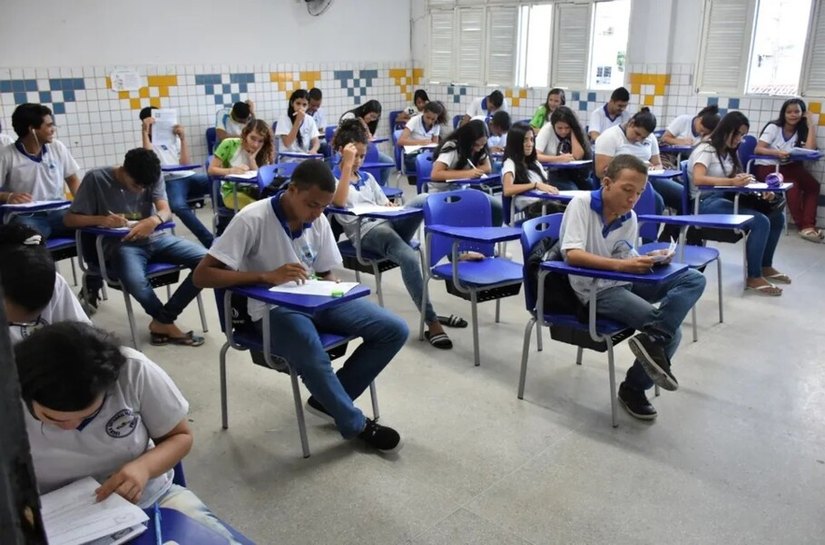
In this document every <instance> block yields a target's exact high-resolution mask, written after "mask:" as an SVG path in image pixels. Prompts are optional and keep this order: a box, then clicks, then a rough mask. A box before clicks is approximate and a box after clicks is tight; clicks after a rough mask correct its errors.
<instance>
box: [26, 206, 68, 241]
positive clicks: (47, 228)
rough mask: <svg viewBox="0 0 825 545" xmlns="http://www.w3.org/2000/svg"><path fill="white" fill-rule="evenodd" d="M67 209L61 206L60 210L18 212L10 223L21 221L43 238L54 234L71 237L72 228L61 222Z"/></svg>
mask: <svg viewBox="0 0 825 545" xmlns="http://www.w3.org/2000/svg"><path fill="white" fill-rule="evenodd" d="M68 211H69V209H68V208H61V209H60V210H48V211H44V212H35V213H33V214H18V215H16V216H14V219H13V220H12V223H22V224H23V225H26V226H27V227H31V228H32V229H34V230H35V231H38V232H39V233H40V234H41V235H43V238H51V237H56V236H68V237H73V236H74V229H69V228H68V227H66V226H65V225H64V224H63V216H65V215H66V212H68Z"/></svg>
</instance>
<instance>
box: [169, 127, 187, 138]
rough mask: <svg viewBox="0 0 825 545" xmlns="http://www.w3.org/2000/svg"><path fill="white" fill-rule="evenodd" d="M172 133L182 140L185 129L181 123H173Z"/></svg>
mask: <svg viewBox="0 0 825 545" xmlns="http://www.w3.org/2000/svg"><path fill="white" fill-rule="evenodd" d="M172 134H174V135H175V136H177V137H178V138H180V139H181V140H183V139H184V138H186V131H185V130H184V129H183V125H175V126H174V127H172Z"/></svg>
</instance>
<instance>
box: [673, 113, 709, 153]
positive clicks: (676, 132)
mask: <svg viewBox="0 0 825 545" xmlns="http://www.w3.org/2000/svg"><path fill="white" fill-rule="evenodd" d="M695 118H696V116H694V115H691V114H684V115H680V116H679V117H677V118H676V119H674V120H673V121H671V122H670V125H668V126H667V132H669V133H670V134H672V135H673V136H675V137H676V138H692V139H693V145H694V146H695V145H696V144H698V143H699V142H701V141H702V135H701V134H699V133H696V132H693V120H694V119H695Z"/></svg>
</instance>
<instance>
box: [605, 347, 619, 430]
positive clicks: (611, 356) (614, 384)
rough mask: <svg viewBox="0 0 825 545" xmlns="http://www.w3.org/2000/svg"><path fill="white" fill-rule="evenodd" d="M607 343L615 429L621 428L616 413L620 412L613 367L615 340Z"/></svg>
mask: <svg viewBox="0 0 825 545" xmlns="http://www.w3.org/2000/svg"><path fill="white" fill-rule="evenodd" d="M606 341H607V371H608V374H609V375H610V414H611V417H612V419H613V427H614V428H618V427H619V421H618V417H617V415H616V413H617V412H618V408H617V406H616V405H617V400H616V368H615V367H614V365H613V340H612V339H610V337H608V338H607V339H606Z"/></svg>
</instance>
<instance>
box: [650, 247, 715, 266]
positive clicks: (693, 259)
mask: <svg viewBox="0 0 825 545" xmlns="http://www.w3.org/2000/svg"><path fill="white" fill-rule="evenodd" d="M668 247H669V245H668V243H667V242H651V243H650V244H645V245H643V246H641V247H640V248H638V250H639V253H640V254H646V253H648V252H652V251H654V250H666V249H667V248H668ZM717 259H719V250H717V249H716V248H708V247H707V246H690V245H688V246H685V256H684V258H682V259H681V262H682V263H684V264H686V265H687V266H688V267H690V268H691V269H700V268H702V267H706V266H707V265H708V264H710V263H712V262H714V261H716V260H717Z"/></svg>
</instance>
